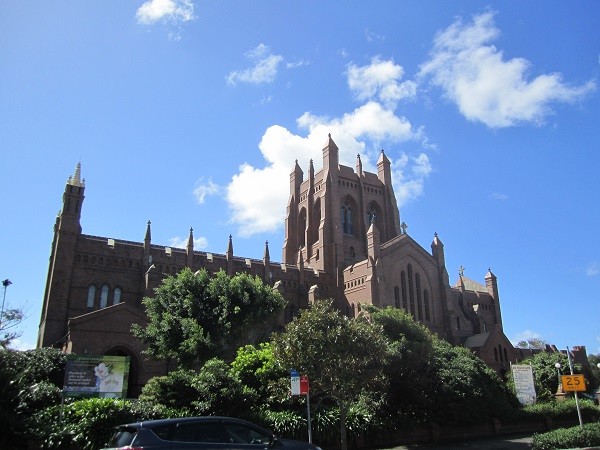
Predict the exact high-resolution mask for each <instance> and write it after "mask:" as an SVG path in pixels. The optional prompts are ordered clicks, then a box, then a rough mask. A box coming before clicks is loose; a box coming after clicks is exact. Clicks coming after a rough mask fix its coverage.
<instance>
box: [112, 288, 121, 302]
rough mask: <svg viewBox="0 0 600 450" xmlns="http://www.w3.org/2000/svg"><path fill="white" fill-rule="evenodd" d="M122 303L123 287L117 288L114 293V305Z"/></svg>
mask: <svg viewBox="0 0 600 450" xmlns="http://www.w3.org/2000/svg"><path fill="white" fill-rule="evenodd" d="M119 303H121V288H115V292H114V293H113V305H118V304H119Z"/></svg>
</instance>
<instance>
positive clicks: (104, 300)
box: [100, 284, 108, 308]
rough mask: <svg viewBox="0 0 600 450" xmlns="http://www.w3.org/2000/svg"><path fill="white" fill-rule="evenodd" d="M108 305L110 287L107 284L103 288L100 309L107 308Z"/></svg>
mask: <svg viewBox="0 0 600 450" xmlns="http://www.w3.org/2000/svg"><path fill="white" fill-rule="evenodd" d="M106 305H108V285H107V284H105V285H103V286H102V291H101V292H100V308H106Z"/></svg>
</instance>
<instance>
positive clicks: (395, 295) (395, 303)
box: [394, 286, 400, 308]
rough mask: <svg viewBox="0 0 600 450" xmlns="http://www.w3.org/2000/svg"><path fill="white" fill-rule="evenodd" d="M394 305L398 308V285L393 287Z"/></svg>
mask: <svg viewBox="0 0 600 450" xmlns="http://www.w3.org/2000/svg"><path fill="white" fill-rule="evenodd" d="M394 306H396V308H400V289H398V286H396V287H394Z"/></svg>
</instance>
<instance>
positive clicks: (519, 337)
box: [511, 330, 544, 345]
mask: <svg viewBox="0 0 600 450" xmlns="http://www.w3.org/2000/svg"><path fill="white" fill-rule="evenodd" d="M529 339H540V340H542V341H543V340H544V339H543V337H542V335H541V334H540V333H536V332H535V331H531V330H525V331H522V332H520V333H517V334H516V335H515V336H514V337H513V338H512V339H511V342H512V343H513V345H516V344H517V343H519V342H521V341H528V340H529Z"/></svg>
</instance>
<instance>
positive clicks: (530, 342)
mask: <svg viewBox="0 0 600 450" xmlns="http://www.w3.org/2000/svg"><path fill="white" fill-rule="evenodd" d="M546 345H548V343H547V342H546V341H544V340H543V339H539V338H529V339H527V340H526V341H519V342H517V345H516V346H517V347H518V348H533V349H542V350H543V349H545V348H546Z"/></svg>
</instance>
